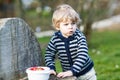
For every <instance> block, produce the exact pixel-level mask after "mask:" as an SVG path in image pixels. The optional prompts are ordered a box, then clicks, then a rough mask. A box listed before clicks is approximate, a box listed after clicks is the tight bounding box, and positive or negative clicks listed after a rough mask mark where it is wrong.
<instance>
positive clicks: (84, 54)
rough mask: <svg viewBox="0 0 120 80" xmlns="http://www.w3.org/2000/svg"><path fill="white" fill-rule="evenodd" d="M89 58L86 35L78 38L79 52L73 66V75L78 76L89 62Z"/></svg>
mask: <svg viewBox="0 0 120 80" xmlns="http://www.w3.org/2000/svg"><path fill="white" fill-rule="evenodd" d="M88 59H89V56H88V47H87V42H86V38H85V36H84V35H83V36H81V37H80V38H79V40H78V53H77V58H76V60H75V62H74V63H73V66H72V68H71V70H72V72H73V75H74V76H76V75H77V74H78V73H80V72H81V70H82V69H83V66H84V65H85V64H86V63H87V61H88Z"/></svg>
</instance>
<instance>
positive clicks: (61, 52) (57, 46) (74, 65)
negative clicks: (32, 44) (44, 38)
mask: <svg viewBox="0 0 120 80" xmlns="http://www.w3.org/2000/svg"><path fill="white" fill-rule="evenodd" d="M56 54H57V55H58V58H59V59H60V62H61V65H62V68H63V71H67V70H71V71H72V72H73V75H74V76H80V75H83V74H85V73H86V72H88V71H89V70H90V69H91V68H92V67H93V61H92V60H91V59H90V57H89V55H88V47H87V42H86V38H85V36H84V35H83V33H82V32H80V31H79V30H78V29H76V31H75V33H74V34H73V36H70V37H68V38H65V37H63V36H62V35H61V33H60V31H58V32H56V33H55V34H54V35H53V36H52V38H51V40H50V42H49V44H48V47H47V49H46V54H45V62H46V65H47V66H48V67H50V68H51V69H54V70H55V62H54V59H55V55H56Z"/></svg>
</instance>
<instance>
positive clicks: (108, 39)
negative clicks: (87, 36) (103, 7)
mask: <svg viewBox="0 0 120 80" xmlns="http://www.w3.org/2000/svg"><path fill="white" fill-rule="evenodd" d="M119 33H120V32H119V31H104V32H93V33H92V37H91V41H90V45H89V55H90V56H91V58H92V59H93V61H94V65H95V66H94V67H95V70H96V72H97V78H98V80H120V76H119V74H120V36H119ZM49 39H50V37H43V38H39V39H38V40H39V42H40V44H41V48H42V52H43V53H45V48H46V46H47V44H48V42H49ZM56 63H57V64H56V66H57V71H58V72H60V71H61V68H60V64H59V61H58V60H56Z"/></svg>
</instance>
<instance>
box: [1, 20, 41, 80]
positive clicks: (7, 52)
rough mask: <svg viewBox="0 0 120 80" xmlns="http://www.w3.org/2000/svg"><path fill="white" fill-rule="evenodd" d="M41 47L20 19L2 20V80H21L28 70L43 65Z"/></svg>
mask: <svg viewBox="0 0 120 80" xmlns="http://www.w3.org/2000/svg"><path fill="white" fill-rule="evenodd" d="M42 63H43V61H42V55H41V49H40V45H39V43H38V41H37V39H36V37H35V35H34V33H33V32H32V30H31V29H30V27H29V25H28V24H27V23H25V21H24V20H22V19H20V18H5V19H1V20H0V80H19V78H22V77H24V76H25V74H26V73H25V70H26V68H28V67H30V66H40V65H42Z"/></svg>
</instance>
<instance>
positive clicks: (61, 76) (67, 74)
mask: <svg viewBox="0 0 120 80" xmlns="http://www.w3.org/2000/svg"><path fill="white" fill-rule="evenodd" d="M69 76H73V73H72V71H66V72H60V73H58V75H57V77H59V78H65V77H69Z"/></svg>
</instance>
